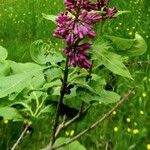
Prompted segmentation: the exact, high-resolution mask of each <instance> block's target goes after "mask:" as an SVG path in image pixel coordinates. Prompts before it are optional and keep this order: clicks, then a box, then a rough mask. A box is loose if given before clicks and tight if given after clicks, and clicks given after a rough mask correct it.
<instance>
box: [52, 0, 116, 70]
mask: <svg viewBox="0 0 150 150" xmlns="http://www.w3.org/2000/svg"><path fill="white" fill-rule="evenodd" d="M64 4H65V6H66V11H65V12H62V13H60V14H59V16H58V17H57V19H56V22H57V28H56V30H55V31H54V36H55V37H58V38H62V39H64V41H65V43H66V44H67V47H66V48H65V49H64V53H65V54H66V55H67V57H68V58H69V65H70V66H79V67H81V68H86V69H88V68H91V66H92V63H91V62H90V61H89V60H88V56H89V53H88V51H87V49H88V48H90V46H91V42H85V43H81V41H82V40H83V39H84V38H86V37H89V38H95V36H96V33H95V32H94V30H93V25H94V24H95V23H97V22H100V21H102V20H105V19H107V18H113V17H114V15H115V14H116V12H117V11H116V8H115V7H113V8H109V7H108V0H97V2H95V3H94V2H92V1H90V0H64ZM101 11H103V13H101ZM70 14H71V15H70Z"/></svg>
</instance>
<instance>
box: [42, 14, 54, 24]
mask: <svg viewBox="0 0 150 150" xmlns="http://www.w3.org/2000/svg"><path fill="white" fill-rule="evenodd" d="M42 15H43V18H44V19H46V20H50V21H52V22H53V23H55V24H56V17H57V16H55V15H47V14H44V13H42Z"/></svg>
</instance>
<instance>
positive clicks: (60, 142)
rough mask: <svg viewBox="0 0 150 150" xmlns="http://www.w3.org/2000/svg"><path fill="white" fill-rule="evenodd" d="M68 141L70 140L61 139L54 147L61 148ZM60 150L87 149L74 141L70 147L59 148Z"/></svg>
mask: <svg viewBox="0 0 150 150" xmlns="http://www.w3.org/2000/svg"><path fill="white" fill-rule="evenodd" d="M68 140H69V138H65V137H60V138H58V139H57V140H56V142H55V144H54V147H55V146H59V145H61V144H62V143H64V142H67V141H68ZM59 150H86V148H85V147H84V146H83V145H81V144H80V143H79V142H78V141H74V142H73V143H71V144H69V145H66V146H64V147H61V148H59Z"/></svg>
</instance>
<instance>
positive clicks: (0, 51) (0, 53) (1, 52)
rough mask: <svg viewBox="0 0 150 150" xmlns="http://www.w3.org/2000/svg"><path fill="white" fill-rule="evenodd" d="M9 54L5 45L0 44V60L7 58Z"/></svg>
mask: <svg viewBox="0 0 150 150" xmlns="http://www.w3.org/2000/svg"><path fill="white" fill-rule="evenodd" d="M7 56H8V52H7V50H6V49H5V48H4V47H2V46H0V62H2V61H4V60H5V59H6V58H7Z"/></svg>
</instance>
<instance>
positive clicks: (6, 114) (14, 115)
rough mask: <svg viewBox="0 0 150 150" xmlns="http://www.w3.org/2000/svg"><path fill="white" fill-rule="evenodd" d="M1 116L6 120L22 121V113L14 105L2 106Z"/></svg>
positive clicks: (0, 109)
mask: <svg viewBox="0 0 150 150" xmlns="http://www.w3.org/2000/svg"><path fill="white" fill-rule="evenodd" d="M0 116H1V117H3V118H4V119H6V120H13V121H22V120H23V118H22V116H21V114H20V113H19V112H18V111H17V110H16V109H15V108H12V107H0Z"/></svg>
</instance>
